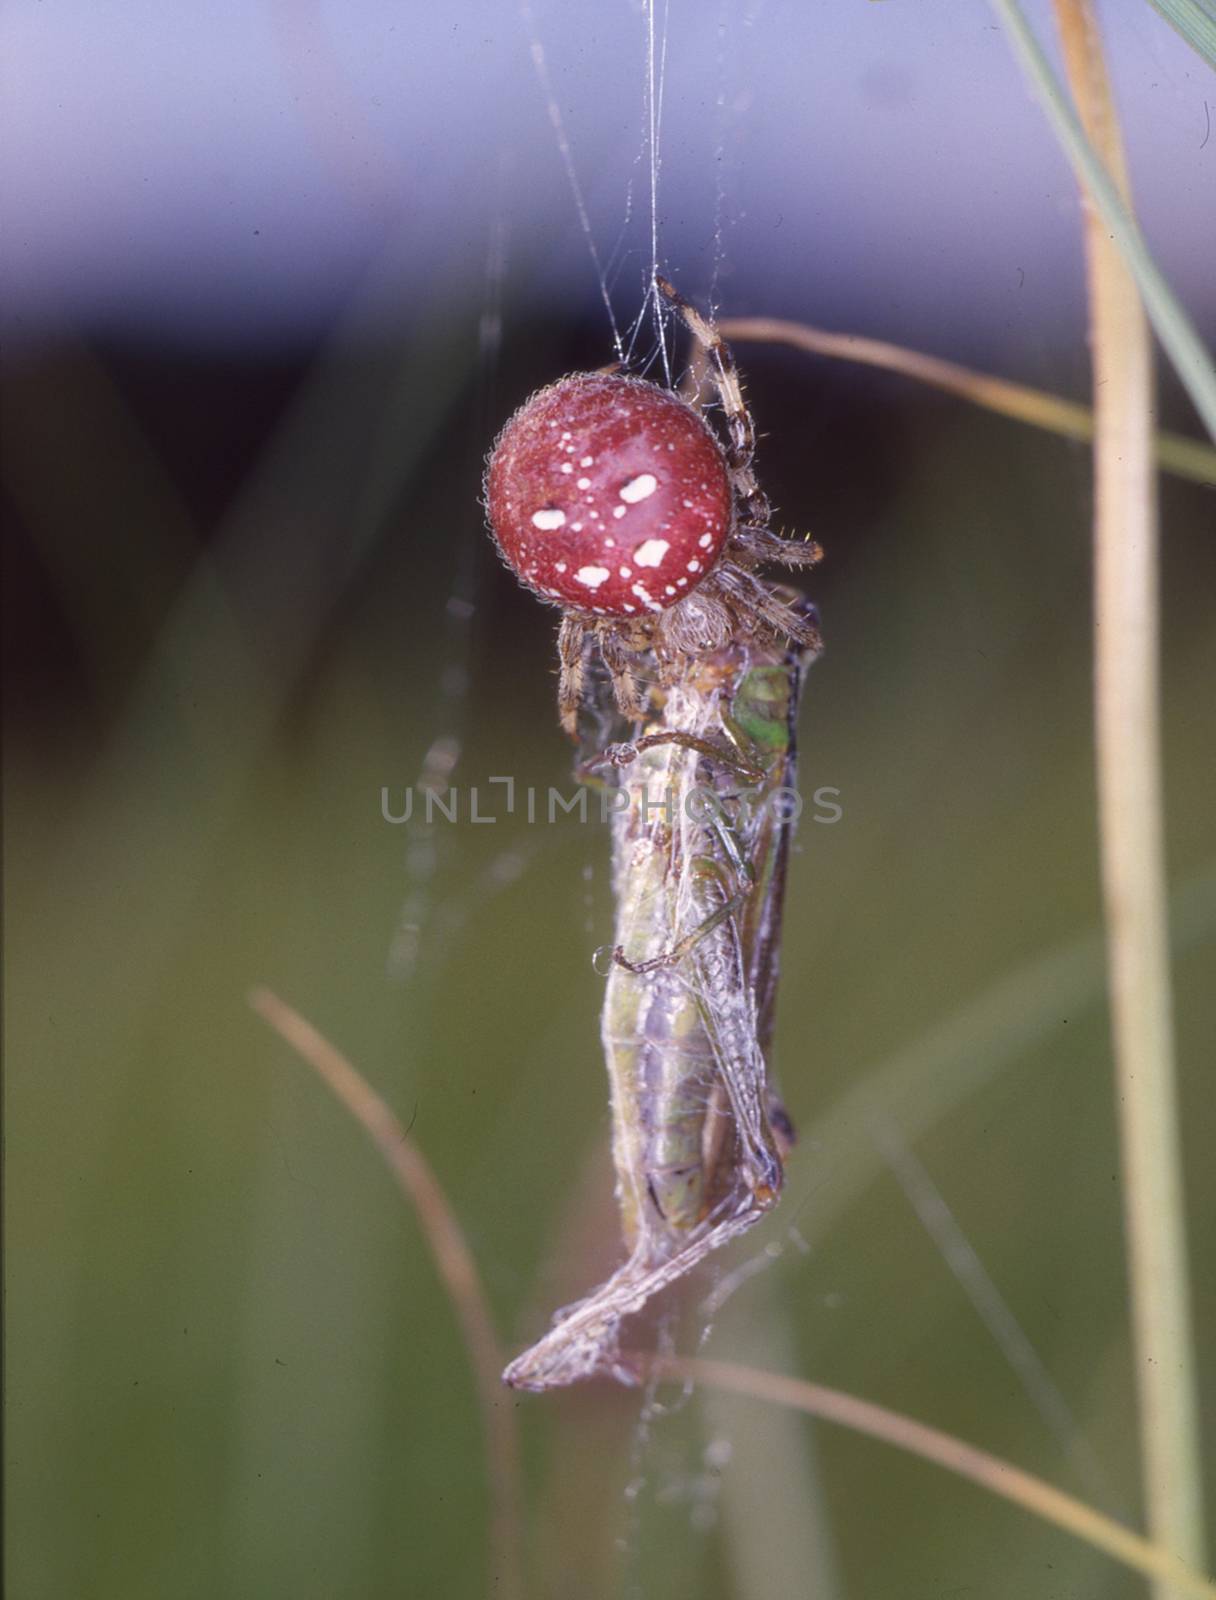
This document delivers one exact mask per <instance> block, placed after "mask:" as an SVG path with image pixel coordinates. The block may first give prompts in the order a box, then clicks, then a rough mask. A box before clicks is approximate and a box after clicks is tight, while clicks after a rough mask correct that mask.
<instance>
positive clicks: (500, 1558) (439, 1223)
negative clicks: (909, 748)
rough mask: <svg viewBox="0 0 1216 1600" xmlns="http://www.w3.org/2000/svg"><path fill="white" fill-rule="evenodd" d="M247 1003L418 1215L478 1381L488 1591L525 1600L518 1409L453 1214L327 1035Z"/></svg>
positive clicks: (272, 1008)
mask: <svg viewBox="0 0 1216 1600" xmlns="http://www.w3.org/2000/svg"><path fill="white" fill-rule="evenodd" d="M249 1004H250V1005H251V1006H252V1007H253V1009H254V1010H255V1011H256V1012H257V1013H258V1015H259V1016H260V1017H261V1018H262V1019H263V1021H265V1022H267V1023H269V1024H270V1026H271V1027H272V1028H273V1029H274V1031H275V1032H276V1033H277V1034H278V1035H279V1037H280V1038H282V1039H285V1040H286V1041H287V1043H288V1044H289V1045H290V1046H291V1047H292V1049H293V1050H295V1051H296V1053H297V1054H298V1055H299V1056H301V1057H302V1058H303V1060H305V1061H306V1062H307V1063H308V1065H309V1066H310V1067H312V1068H313V1070H314V1071H315V1072H316V1073H317V1075H318V1077H320V1078H321V1079H322V1080H323V1082H324V1083H325V1084H326V1085H327V1087H328V1088H329V1089H331V1090H332V1091H333V1093H334V1095H335V1096H336V1098H337V1099H338V1100H339V1101H341V1103H342V1105H344V1106H345V1107H346V1109H347V1111H349V1112H350V1114H351V1116H352V1117H354V1119H355V1121H356V1122H358V1123H359V1124H360V1125H361V1127H362V1128H363V1130H364V1132H365V1133H367V1135H368V1136H369V1138H370V1139H371V1141H372V1143H373V1144H374V1145H375V1147H376V1149H377V1150H378V1151H379V1152H380V1154H381V1155H382V1156H383V1157H384V1160H385V1163H386V1164H387V1166H388V1168H389V1170H390V1171H391V1172H392V1174H393V1176H394V1177H395V1178H396V1180H397V1183H398V1185H399V1187H400V1188H401V1191H402V1193H403V1194H404V1195H405V1197H406V1199H407V1200H408V1201H409V1202H410V1204H411V1205H412V1206H413V1208H414V1210H415V1212H416V1213H417V1216H418V1221H419V1223H420V1225H421V1227H422V1231H423V1234H424V1235H425V1237H426V1241H427V1243H428V1244H429V1245H430V1247H431V1254H432V1255H433V1256H434V1258H435V1265H436V1266H437V1267H438V1269H439V1276H440V1277H441V1278H442V1279H443V1282H444V1284H445V1286H446V1288H447V1291H448V1294H449V1296H450V1297H451V1301H452V1306H453V1308H454V1310H455V1312H456V1317H457V1320H458V1321H459V1323H460V1329H461V1332H462V1334H463V1335H464V1342H465V1348H466V1349H467V1350H468V1353H469V1360H470V1362H471V1364H472V1367H473V1375H474V1377H475V1378H476V1380H477V1389H478V1395H479V1399H480V1402H481V1413H482V1424H483V1426H484V1428H485V1434H486V1456H487V1463H488V1469H489V1478H490V1502H491V1510H490V1590H491V1592H492V1593H493V1594H495V1595H504V1596H506V1597H507V1600H522V1595H523V1587H522V1581H521V1571H522V1569H521V1565H520V1540H519V1446H518V1441H517V1439H516V1435H515V1408H514V1404H513V1402H512V1401H511V1399H510V1398H509V1397H508V1396H507V1394H506V1391H505V1390H504V1389H503V1387H502V1368H503V1359H502V1354H501V1352H500V1350H499V1348H498V1339H497V1337H496V1336H495V1333H494V1324H493V1321H492V1320H491V1317H490V1308H489V1306H488V1304H487V1303H486V1297H485V1292H484V1290H483V1289H482V1286H481V1279H480V1277H479V1276H478V1272H477V1263H476V1262H475V1260H474V1259H473V1252H472V1251H471V1250H470V1249H469V1246H468V1243H467V1241H466V1240H465V1237H464V1234H463V1232H462V1231H461V1227H460V1224H459V1222H458V1221H457V1220H456V1214H455V1212H454V1211H453V1210H452V1208H451V1206H450V1205H449V1204H448V1199H447V1196H446V1195H445V1194H444V1192H443V1189H442V1187H441V1186H440V1183H439V1180H438V1178H437V1177H436V1176H435V1173H434V1171H433V1170H432V1168H431V1165H430V1162H429V1161H427V1159H426V1157H425V1156H424V1155H423V1154H422V1152H421V1150H420V1149H419V1148H418V1145H417V1143H416V1142H414V1141H412V1140H409V1139H407V1137H406V1134H405V1130H404V1129H403V1128H402V1126H401V1124H400V1122H398V1120H397V1118H396V1117H395V1116H394V1115H393V1113H392V1111H391V1110H390V1109H389V1107H388V1106H387V1105H386V1104H385V1102H384V1101H383V1100H382V1099H381V1098H380V1096H379V1095H378V1094H377V1093H376V1091H375V1090H374V1089H373V1088H372V1087H371V1085H370V1084H369V1083H368V1082H367V1081H366V1080H365V1079H364V1078H363V1077H362V1076H361V1075H360V1074H359V1073H358V1072H357V1071H356V1070H355V1068H354V1067H353V1066H352V1065H351V1063H350V1062H349V1061H348V1060H347V1059H346V1057H345V1056H343V1055H342V1054H341V1053H340V1052H339V1051H338V1050H337V1049H335V1047H334V1046H333V1045H332V1044H331V1043H330V1042H329V1040H328V1039H327V1038H325V1036H324V1034H322V1033H319V1032H318V1031H317V1029H316V1028H314V1027H313V1025H312V1023H311V1022H309V1021H307V1019H306V1018H304V1017H302V1016H301V1015H300V1013H299V1012H298V1011H294V1010H293V1009H292V1008H291V1006H289V1005H287V1004H286V1002H285V1001H283V1000H280V999H279V997H278V995H276V994H274V993H273V992H272V991H271V990H269V989H254V990H253V991H252V992H251V993H250V995H249Z"/></svg>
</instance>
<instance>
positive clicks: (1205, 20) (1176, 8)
mask: <svg viewBox="0 0 1216 1600" xmlns="http://www.w3.org/2000/svg"><path fill="white" fill-rule="evenodd" d="M1149 4H1150V5H1151V6H1152V8H1153V10H1154V11H1157V12H1159V13H1160V14H1161V15H1162V16H1163V17H1164V18H1165V20H1166V21H1167V22H1168V23H1169V25H1170V27H1171V28H1173V29H1174V30H1175V31H1176V32H1177V33H1180V34H1181V35H1182V37H1183V38H1184V39H1185V40H1186V42H1187V44H1189V45H1190V47H1191V49H1192V50H1194V51H1196V53H1197V54H1199V55H1201V56H1202V57H1203V59H1204V60H1205V61H1206V62H1207V64H1208V66H1209V67H1216V13H1214V12H1212V11H1211V10H1210V9H1209V8H1208V6H1207V5H1205V4H1203V3H1202V0H1149Z"/></svg>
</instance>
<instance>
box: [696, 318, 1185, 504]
mask: <svg viewBox="0 0 1216 1600" xmlns="http://www.w3.org/2000/svg"><path fill="white" fill-rule="evenodd" d="M718 329H719V332H720V333H721V334H722V336H723V338H725V339H729V340H730V341H731V343H732V344H741V343H743V344H745V343H749V342H750V343H752V344H785V345H790V346H791V347H792V348H793V349H795V350H804V351H806V352H807V354H808V355H815V356H826V357H828V358H829V359H830V360H833V361H852V362H854V363H855V364H856V365H858V366H863V367H879V368H881V369H882V370H883V371H884V372H897V373H899V374H900V375H901V376H903V377H905V378H913V379H915V380H916V382H917V383H926V384H928V385H930V387H931V388H934V389H942V390H944V391H945V392H946V393H947V394H954V395H958V396H959V398H960V399H963V400H969V401H970V402H971V404H972V405H977V406H982V407H983V408H984V410H986V411H995V412H997V413H998V414H999V415H1001V416H1003V417H1013V418H1014V419H1015V421H1018V422H1027V423H1029V424H1030V425H1031V426H1032V427H1035V428H1043V429H1044V430H1045V431H1046V432H1048V433H1056V434H1060V435H1061V436H1062V437H1064V438H1066V439H1081V440H1084V441H1085V442H1086V443H1088V442H1089V441H1090V440H1092V438H1093V436H1094V414H1093V412H1092V411H1091V410H1090V408H1089V407H1088V406H1084V405H1079V404H1078V403H1077V402H1076V401H1074V400H1061V399H1060V398H1059V397H1058V396H1057V395H1054V394H1048V393H1047V392H1046V391H1045V390H1043V389H1031V388H1028V387H1027V386H1026V385H1024V384H1020V383H1010V382H1009V381H1008V380H1007V379H1005V378H994V377H992V376H990V375H989V374H988V373H985V372H975V371H973V370H972V369H971V368H970V367H961V366H959V365H958V364H957V363H956V362H954V361H943V360H942V359H941V358H940V357H939V356H929V355H925V354H923V352H921V351H919V350H908V349H906V348H905V347H904V346H903V345H898V344H888V343H887V342H886V341H885V340H882V339H865V338H862V337H861V336H860V335H858V334H853V333H829V332H827V331H826V330H825V329H823V328H813V327H811V326H810V325H809V324H807V323H805V322H783V321H782V320H781V319H780V318H778V317H724V318H723V319H722V321H721V322H719V324H718ZM1155 445H1156V451H1157V463H1158V465H1159V466H1160V467H1161V468H1162V469H1163V471H1166V472H1172V473H1173V474H1174V475H1175V476H1176V477H1179V478H1189V479H1190V480H1191V481H1192V482H1194V483H1207V484H1216V450H1214V449H1213V448H1212V447H1211V445H1209V444H1205V443H1204V442H1203V440H1202V439H1188V438H1186V437H1184V436H1183V435H1182V434H1179V433H1165V432H1162V433H1158V434H1157V436H1156V440H1155Z"/></svg>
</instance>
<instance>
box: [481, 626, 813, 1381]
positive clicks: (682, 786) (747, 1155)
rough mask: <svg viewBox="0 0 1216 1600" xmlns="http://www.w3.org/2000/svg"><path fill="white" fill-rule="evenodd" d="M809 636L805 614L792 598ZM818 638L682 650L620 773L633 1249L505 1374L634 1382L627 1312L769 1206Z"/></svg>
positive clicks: (611, 752)
mask: <svg viewBox="0 0 1216 1600" xmlns="http://www.w3.org/2000/svg"><path fill="white" fill-rule="evenodd" d="M800 607H801V611H800V614H801V617H802V619H803V620H804V621H805V622H806V623H807V630H806V631H807V634H808V635H811V634H813V630H814V611H813V608H811V607H810V606H809V605H808V604H807V603H806V602H805V601H801V602H800ZM816 653H817V646H815V645H812V646H809V647H808V646H805V645H784V644H780V643H776V642H771V641H767V642H762V641H759V640H756V639H745V640H734V641H732V642H731V643H729V644H728V645H726V646H725V647H723V648H722V649H720V650H717V651H714V652H712V653H710V654H708V655H705V656H703V657H701V658H699V659H697V660H696V661H694V662H691V663H690V664H689V665H688V666H687V668H686V669H685V671H684V674H683V676H682V677H681V678H680V679H679V680H678V681H677V682H675V683H673V684H671V685H670V686H668V687H667V688H666V689H665V690H663V691H661V692H657V693H661V704H659V705H657V707H656V709H655V711H654V714H653V715H652V717H651V718H650V720H649V721H648V722H646V723H644V724H643V727H644V730H645V731H644V732H643V733H642V734H641V735H640V736H639V737H638V738H637V739H636V740H635V741H633V742H631V743H627V744H617V745H610V746H609V747H608V748H607V749H606V750H605V751H604V752H603V753H602V755H600V756H599V757H598V758H597V759H596V760H594V761H593V762H592V763H591V765H592V766H598V767H604V768H607V769H609V770H610V771H611V772H612V773H614V774H615V777H616V782H617V785H618V788H619V793H618V799H620V798H621V796H624V797H625V801H626V803H623V804H620V805H619V806H618V809H617V810H616V812H615V814H614V817H613V887H614V891H615V896H616V904H617V917H616V944H615V946H614V948H613V949H612V958H611V968H610V971H609V975H608V983H607V989H606V993H605V998H604V1011H603V1020H602V1029H601V1032H602V1038H603V1044H604V1052H605V1057H606V1060H607V1064H608V1075H609V1081H610V1085H611V1098H612V1148H613V1163H614V1166H615V1169H616V1192H617V1200H618V1204H619V1207H620V1212H621V1224H622V1231H623V1234H624V1240H625V1244H626V1248H627V1249H628V1252H629V1253H628V1257H627V1259H626V1260H625V1262H624V1264H623V1265H622V1266H621V1267H620V1268H618V1270H617V1271H616V1272H614V1273H613V1274H612V1276H611V1277H610V1278H608V1279H607V1281H606V1282H605V1283H603V1284H601V1285H600V1287H599V1288H598V1289H596V1290H594V1291H593V1292H592V1293H591V1294H590V1295H588V1296H587V1298H585V1299H583V1300H580V1301H578V1302H576V1303H575V1304H574V1305H572V1306H568V1307H566V1308H565V1309H564V1310H562V1311H559V1312H558V1313H557V1315H556V1317H555V1319H554V1326H553V1328H552V1329H551V1330H550V1332H549V1333H547V1334H546V1335H545V1336H544V1338H542V1339H541V1340H540V1341H539V1342H538V1343H537V1344H535V1345H534V1346H532V1348H531V1349H529V1350H527V1351H525V1352H524V1353H523V1354H522V1355H521V1356H519V1357H518V1358H517V1359H516V1360H515V1361H513V1362H512V1363H511V1364H510V1366H508V1368H507V1369H506V1372H505V1373H504V1374H503V1376H504V1379H505V1381H506V1382H507V1383H508V1384H510V1385H511V1386H512V1387H514V1388H518V1389H530V1390H538V1391H539V1390H545V1389H551V1388H557V1387H561V1386H563V1385H565V1384H570V1383H574V1382H577V1381H578V1380H580V1379H582V1378H587V1377H591V1376H594V1375H596V1374H604V1375H608V1376H611V1377H614V1378H616V1379H618V1380H619V1381H621V1382H625V1383H635V1382H637V1381H638V1374H637V1373H636V1372H635V1371H634V1370H633V1369H632V1368H631V1367H630V1365H629V1361H628V1358H627V1357H626V1356H625V1355H624V1354H623V1353H622V1351H621V1348H620V1328H621V1324H622V1322H623V1321H624V1320H625V1319H626V1318H627V1317H630V1316H632V1315H634V1314H635V1313H636V1312H638V1311H640V1310H641V1309H642V1307H643V1306H644V1305H645V1304H646V1302H647V1301H648V1300H649V1299H650V1298H651V1297H652V1296H653V1295H655V1294H656V1293H658V1291H659V1290H661V1289H663V1288H665V1287H666V1286H667V1285H669V1284H671V1283H674V1282H675V1281H676V1280H677V1279H679V1278H682V1277H683V1276H684V1275H685V1274H686V1273H688V1272H689V1271H691V1270H692V1268H693V1267H695V1266H696V1265H697V1263H698V1262H700V1261H702V1260H703V1259H704V1258H705V1257H706V1256H708V1255H709V1254H710V1253H711V1252H713V1251H716V1250H718V1249H720V1248H721V1247H722V1246H723V1245H725V1244H727V1243H729V1242H730V1241H731V1240H732V1239H735V1238H738V1237H739V1236H740V1235H741V1234H743V1233H745V1232H746V1231H747V1230H748V1229H749V1228H751V1227H753V1226H754V1225H755V1224H756V1223H757V1222H758V1221H759V1220H760V1219H761V1218H762V1217H763V1216H764V1214H765V1213H766V1212H767V1211H769V1210H770V1209H771V1208H772V1207H773V1206H774V1205H775V1204H776V1203H777V1199H778V1196H779V1194H780V1190H781V1183H782V1174H783V1164H784V1157H785V1155H786V1153H787V1152H788V1149H789V1147H790V1145H791V1144H792V1142H793V1130H792V1128H791V1126H790V1122H789V1119H788V1117H787V1116H786V1114H785V1112H784V1110H783V1109H782V1107H781V1106H780V1103H779V1101H778V1100H777V1099H776V1096H775V1094H774V1092H773V1090H772V1089H771V1087H770V1085H769V1082H768V1068H767V1059H768V1055H769V1053H770V1049H771V1044H772V1035H773V1023H774V1011H775V1001H776V991H777V970H778V958H779V950H780V933H781V910H782V900H783V897H784V891H785V878H786V866H787V861H788V855H789V845H790V835H791V831H792V823H793V819H794V816H795V815H796V809H797V807H796V794H795V790H794V783H795V741H794V727H795V721H796V717H797V710H798V698H799V692H800V689H801V684H802V679H803V676H804V674H805V671H806V668H807V666H808V665H809V663H810V661H811V660H812V659H813V658H814V655H815V654H816Z"/></svg>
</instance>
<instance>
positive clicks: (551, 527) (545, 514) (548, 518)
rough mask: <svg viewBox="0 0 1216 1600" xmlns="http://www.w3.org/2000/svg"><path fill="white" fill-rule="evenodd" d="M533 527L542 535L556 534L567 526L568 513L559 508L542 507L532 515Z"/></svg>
mask: <svg viewBox="0 0 1216 1600" xmlns="http://www.w3.org/2000/svg"><path fill="white" fill-rule="evenodd" d="M532 526H533V527H534V528H539V529H540V531H541V532H542V533H555V532H556V531H557V529H558V528H564V527H565V526H566V513H565V512H564V511H563V510H562V509H561V508H560V507H559V506H542V507H541V508H540V510H539V511H534V512H533V513H532Z"/></svg>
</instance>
